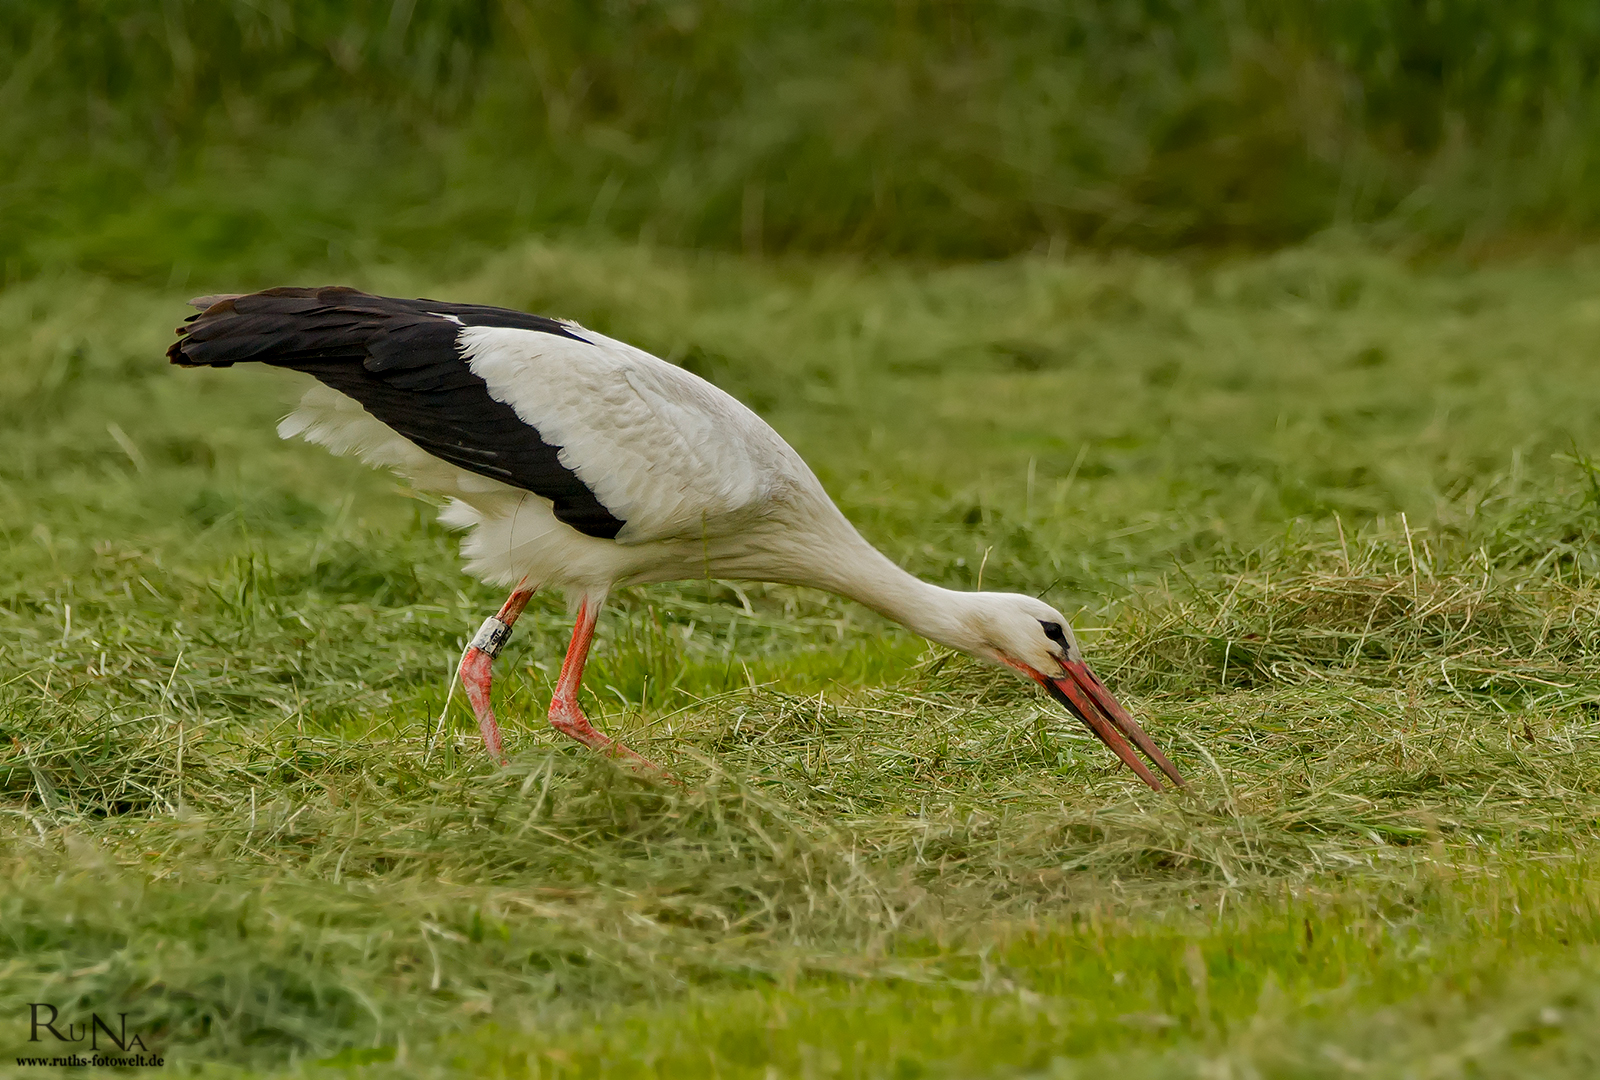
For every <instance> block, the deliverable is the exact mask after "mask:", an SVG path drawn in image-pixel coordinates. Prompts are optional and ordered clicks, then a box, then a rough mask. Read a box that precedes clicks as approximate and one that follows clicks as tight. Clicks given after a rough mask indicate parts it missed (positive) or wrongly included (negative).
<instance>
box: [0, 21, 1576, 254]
mask: <svg viewBox="0 0 1600 1080" xmlns="http://www.w3.org/2000/svg"><path fill="white" fill-rule="evenodd" d="M0 73H3V77H0V145H5V146H6V147H8V148H9V150H8V152H7V153H6V154H4V155H0V251H3V252H4V263H5V270H4V272H5V273H6V274H7V275H8V277H13V278H14V277H19V276H27V275H31V274H33V273H35V272H37V271H38V270H39V269H40V268H41V267H44V266H49V265H57V264H63V263H67V264H73V265H77V266H81V267H84V268H87V269H93V270H95V271H96V272H100V273H107V274H113V275H116V276H118V277H127V278H137V279H140V280H145V281H166V280H169V279H172V280H175V281H182V280H184V279H185V278H187V277H190V276H193V275H197V274H199V275H215V274H218V273H226V274H228V275H231V276H232V277H234V278H237V279H238V280H240V281H241V282H244V283H250V282H257V281H265V280H267V279H270V278H272V277H273V276H274V275H278V274H282V273H284V272H286V271H287V270H289V269H291V268H296V267H301V266H306V265H317V266H326V267H329V268H332V269H333V270H335V271H337V270H338V269H340V268H341V267H344V266H347V265H351V264H353V263H359V262H362V261H368V260H371V259H374V258H376V259H385V260H389V259H404V258H417V257H425V258H428V259H430V260H447V261H448V260H457V261H459V260H471V259H473V258H475V257H477V256H478V255H480V254H481V253H482V252H483V251H484V250H486V249H496V248H501V247H504V246H506V245H508V244H511V243H514V242H516V241H517V240H519V239H522V238H524V237H526V236H528V235H530V234H541V235H552V234H584V235H594V234H602V235H608V236H614V237H620V238H623V239H628V240H633V239H645V240H649V241H654V242H659V243H663V244H669V245H674V246H709V247H716V248H725V249H737V250H745V251H761V252H783V251H812V252H815V251H839V250H845V251H855V252H864V253H872V254H907V255H916V256H924V257H933V258H955V257H961V258H965V257H990V256H999V255H1006V254H1011V253H1015V252H1019V251H1024V250H1031V249H1034V248H1049V247H1051V246H1052V245H1055V246H1060V245H1094V246H1118V247H1128V246H1131V247H1138V248H1145V249H1168V248H1174V247H1184V246H1193V245H1209V246H1216V245H1222V246H1228V247H1240V246H1245V247H1263V246H1276V245H1282V244H1286V243H1293V242H1296V241H1299V240H1302V239H1304V238H1306V237H1308V236H1310V235H1313V234H1315V233H1317V232H1318V231H1320V230H1324V229H1328V228H1332V227H1345V228H1352V229H1357V230H1363V231H1367V232H1369V233H1370V234H1372V235H1373V236H1376V237H1380V238H1383V239H1384V240H1385V241H1386V242H1399V241H1407V242H1415V243H1422V244H1429V245H1459V244H1466V245H1467V246H1469V247H1471V248H1473V249H1482V248H1485V247H1488V248H1493V247H1494V246H1495V245H1499V244H1508V243H1509V244H1515V243H1518V242H1520V241H1522V240H1525V239H1526V238H1528V237H1538V238H1545V239H1548V238H1549V237H1550V236H1551V235H1552V234H1562V235H1568V234H1570V233H1571V232H1573V231H1578V232H1582V231H1584V230H1588V229H1591V228H1592V227H1593V226H1594V225H1595V223H1596V220H1597V214H1600V172H1597V167H1600V163H1597V156H1596V151H1597V149H1600V8H1597V7H1596V6H1595V5H1594V4H1591V3H1586V2H1583V0H1533V2H1529V3H1520V4H1505V3H1496V2H1493V0H1454V2H1451V3H1419V2H1414V0H1353V2H1348V3H1326V2H1320V0H1272V2H1258V0H1189V2H1184V0H1078V2H1074V3H1063V4H1048V3H1034V2H1028V0H1001V2H996V3H987V4H969V3H958V2H921V3H918V2H901V3H878V4H845V3H822V4H790V3H782V2H777V0H727V2H717V0H707V2H696V0H649V2H637V0H604V2H597V3H577V2H570V3H569V2H561V0H553V2H548V3H528V2H525V0H457V2H441V0H335V2H316V3H310V2H297V0H262V2H260V3H255V2H250V3H246V2H239V0H223V2H216V0H206V2H202V0H163V2H160V3H156V2H152V0H107V2H104V3H86V2H75V0H64V2H63V0H11V2H10V3H7V4H5V5H3V6H0Z"/></svg>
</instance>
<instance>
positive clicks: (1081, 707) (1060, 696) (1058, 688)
mask: <svg viewBox="0 0 1600 1080" xmlns="http://www.w3.org/2000/svg"><path fill="white" fill-rule="evenodd" d="M1061 666H1062V667H1063V668H1064V669H1065V670H1066V674H1065V675H1061V676H1058V677H1051V676H1049V675H1043V674H1040V673H1039V672H1036V671H1030V672H1029V674H1031V675H1032V676H1033V677H1034V678H1035V679H1037V680H1038V681H1039V685H1040V686H1043V687H1044V688H1045V690H1047V691H1048V692H1049V694H1050V696H1051V697H1053V698H1055V699H1056V700H1057V701H1059V702H1061V704H1063V705H1065V706H1066V707H1067V709H1068V711H1069V712H1071V713H1072V715H1073V716H1076V717H1077V718H1078V719H1079V720H1082V721H1083V722H1084V723H1085V724H1087V725H1088V726H1089V730H1090V731H1092V732H1094V733H1095V734H1096V735H1098V736H1100V741H1101V742H1103V743H1105V744H1106V745H1107V746H1109V747H1110V748H1111V752H1112V753H1114V754H1116V755H1117V757H1119V758H1121V759H1122V760H1123V762H1124V763H1125V764H1126V765H1127V766H1128V768H1130V769H1132V770H1133V771H1134V773H1135V774H1136V775H1137V776H1138V777H1139V779H1141V780H1143V781H1144V782H1145V783H1147V784H1149V785H1150V787H1151V788H1153V789H1154V790H1156V791H1160V790H1161V781H1160V780H1158V779H1156V776H1155V774H1154V773H1152V772H1151V771H1150V769H1149V768H1148V767H1147V766H1146V765H1145V763H1144V762H1142V761H1140V760H1139V755H1138V754H1135V753H1134V752H1133V747H1131V746H1129V745H1128V739H1132V740H1133V741H1134V743H1135V744H1136V745H1137V746H1138V747H1139V749H1140V750H1143V751H1144V752H1145V756H1146V757H1148V758H1149V759H1150V760H1151V761H1153V762H1155V764H1156V767H1157V768H1159V769H1160V770H1161V771H1162V772H1164V773H1166V774H1167V776H1168V777H1169V778H1170V779H1171V780H1172V782H1173V783H1174V784H1177V785H1178V786H1179V787H1185V786H1186V785H1185V784H1184V782H1183V777H1181V776H1179V775H1178V770H1177V769H1175V768H1173V765H1172V762H1170V761H1168V760H1167V756H1166V755H1165V754H1163V753H1162V752H1161V750H1160V748H1159V747H1157V746H1156V744H1155V741H1154V740H1152V739H1151V738H1150V736H1148V735H1146V734H1145V733H1144V728H1142V727H1140V726H1139V725H1138V724H1136V723H1134V720H1133V717H1131V716H1129V715H1128V710H1127V709H1124V708H1123V707H1122V706H1121V705H1120V704H1118V703H1117V699H1116V698H1114V697H1112V696H1111V691H1109V690H1107V689H1106V688H1105V684H1104V683H1102V682H1101V681H1100V680H1099V679H1097V678H1095V675H1094V672H1092V671H1090V670H1089V665H1087V664H1085V663H1084V662H1083V661H1082V660H1069V661H1067V662H1065V663H1063V664H1062V665H1061ZM1124 736H1126V738H1124Z"/></svg>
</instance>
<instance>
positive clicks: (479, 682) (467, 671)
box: [461, 578, 533, 765]
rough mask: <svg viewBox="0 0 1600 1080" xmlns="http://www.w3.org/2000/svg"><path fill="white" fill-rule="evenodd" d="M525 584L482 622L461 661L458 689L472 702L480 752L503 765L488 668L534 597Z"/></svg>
mask: <svg viewBox="0 0 1600 1080" xmlns="http://www.w3.org/2000/svg"><path fill="white" fill-rule="evenodd" d="M527 584H528V581H527V579H526V578H524V579H523V580H522V582H521V584H519V585H518V586H517V587H516V589H515V590H514V591H513V592H512V593H511V595H510V596H509V597H508V598H507V599H506V602H505V603H504V604H502V605H501V607H500V613H499V614H498V615H495V616H494V617H492V618H489V619H485V620H484V623H483V625H482V626H481V627H479V628H478V632H477V633H476V634H475V635H473V638H472V644H471V645H468V646H467V651H466V654H465V655H464V656H462V657H461V685H462V686H463V687H465V688H466V691H467V700H468V701H470V702H472V711H473V713H474V714H476V715H477V717H478V730H479V731H480V732H482V733H483V748H484V749H485V750H487V751H489V754H490V756H491V757H493V758H494V759H495V760H496V761H498V762H499V763H500V764H502V765H504V764H505V763H506V755H505V751H504V750H502V749H501V748H500V725H499V724H497V723H495V719H494V709H492V708H490V706H489V688H490V685H491V683H492V682H493V677H492V675H491V673H490V668H491V667H492V666H493V664H494V658H495V657H497V656H499V655H500V649H501V648H502V647H503V646H504V645H505V643H506V640H507V639H508V638H510V637H511V627H512V626H513V625H515V623H516V621H517V616H518V615H521V614H522V609H523V608H525V607H527V606H528V600H529V598H531V597H532V596H533V590H532V589H529V588H526V587H525V586H526V585H527Z"/></svg>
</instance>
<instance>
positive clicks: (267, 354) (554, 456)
mask: <svg viewBox="0 0 1600 1080" xmlns="http://www.w3.org/2000/svg"><path fill="white" fill-rule="evenodd" d="M446 316H453V317H454V318H453V319H452V318H447V317H446ZM455 320H459V322H457V321H455ZM462 326H503V327H515V328H518V329H524V330H537V331H539V332H541V333H546V334H554V335H557V336H559V337H567V338H574V337H575V335H573V334H572V333H570V332H569V331H568V330H567V327H566V326H565V324H563V323H561V322H558V321H557V320H555V319H549V318H545V317H544V316H541V315H529V314H526V313H524V312H521V311H511V310H508V309H506V308H495V307H486V306H484V305H481V304H449V303H443V302H440V301H436V300H398V299H393V298H391V297H386V296H371V295H369V294H367V293H363V292H358V291H357V290H355V289H347V288H340V287H327V288H321V289H290V288H283V289H268V290H266V291H265V292H259V293H251V294H250V295H248V296H237V297H219V298H217V301H216V302H215V303H214V304H212V305H211V306H209V307H207V308H206V310H204V311H203V312H201V313H200V314H198V315H193V316H190V318H189V320H188V325H185V326H181V327H179V328H178V334H179V335H180V336H179V338H178V340H177V341H176V342H174V343H173V345H172V347H171V348H170V349H168V350H167V356H168V358H169V359H171V361H172V362H173V363H174V364H180V365H182V366H185V367H231V366H233V365H234V364H237V363H246V362H256V363H262V364H269V365H271V366H273V367H285V368H292V369H294V370H295V371H304V372H306V373H307V374H310V375H314V376H316V377H317V378H318V379H319V380H321V381H322V382H323V383H325V384H327V385H328V386H331V387H332V388H333V389H335V390H337V391H339V392H340V393H342V394H345V395H348V396H349V397H352V398H354V399H355V400H356V401H359V402H360V403H361V406H362V408H364V409H366V410H367V412H369V413H371V414H372V415H373V416H374V417H376V418H377V419H378V420H381V421H382V422H383V423H385V424H387V425H388V426H389V427H391V428H393V429H394V430H395V431H397V432H399V433H400V434H401V435H403V436H405V437H406V438H407V439H409V440H411V441H412V442H413V443H415V444H416V445H418V446H419V447H421V448H422V449H423V450H426V451H427V452H428V453H430V454H432V455H434V456H435V457H438V458H442V459H443V460H445V461H448V462H449V463H450V464H452V465H456V466H459V467H460V468H463V469H467V470H468V471H470V472H475V473H478V474H479V475H481V476H488V477H492V478H493V479H495V480H499V481H502V482H503V483H506V484H510V485H512V486H513V487H519V488H522V489H524V490H526V491H531V492H533V493H534V494H536V495H541V496H543V497H544V498H547V499H549V500H550V501H551V502H552V503H554V504H555V516H556V519H557V520H558V521H562V522H565V523H566V524H568V525H570V526H572V527H573V528H574V529H577V530H578V531H579V532H581V533H585V534H587V535H589V536H595V537H600V538H602V539H606V540H611V539H614V538H615V537H616V535H617V533H618V532H620V531H621V530H622V527H623V525H624V524H626V523H625V522H624V521H623V520H622V519H620V518H618V517H617V516H616V515H615V514H613V513H612V512H611V511H610V510H608V509H607V508H606V507H605V505H604V504H603V503H601V502H600V500H599V499H598V498H596V497H595V494H594V492H593V491H591V490H589V488H588V486H587V485H585V484H584V483H583V481H582V480H580V479H578V476H577V474H576V473H574V472H573V471H572V470H571V469H569V468H567V467H566V466H565V465H563V464H562V463H561V460H560V458H559V457H558V455H559V453H560V451H561V447H559V446H552V445H551V444H549V443H547V442H545V441H544V439H543V437H541V436H540V434H539V431H538V429H537V428H535V427H533V426H532V425H530V424H528V423H526V422H525V421H524V420H523V419H522V418H521V417H519V416H518V415H517V414H516V411H515V410H514V409H512V408H511V406H510V405H508V404H506V403H505V402H503V401H499V400H497V399H496V398H494V397H492V396H490V394H489V387H488V384H487V383H485V382H484V381H483V380H482V379H481V378H479V377H478V376H477V375H474V374H473V373H472V369H471V368H469V367H468V366H467V362H466V360H465V359H464V358H463V357H462V355H461V352H460V350H459V349H458V348H457V347H456V338H457V335H458V334H459V333H460V331H461V328H462Z"/></svg>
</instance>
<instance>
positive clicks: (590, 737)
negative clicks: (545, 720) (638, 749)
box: [550, 599, 666, 775]
mask: <svg viewBox="0 0 1600 1080" xmlns="http://www.w3.org/2000/svg"><path fill="white" fill-rule="evenodd" d="M599 618H600V605H599V604H594V605H592V606H591V605H590V603H589V601H588V600H587V599H585V600H584V601H583V602H582V603H581V604H579V605H578V621H577V625H575V626H574V627H573V628H572V644H571V645H569V646H567V658H566V659H565V660H563V661H562V662H561V678H560V679H558V680H557V681H556V692H555V694H554V696H552V697H551V699H550V726H551V727H553V728H555V729H556V730H557V731H559V732H561V734H563V735H567V736H570V737H572V738H574V739H577V740H578V741H579V742H581V743H583V745H585V746H587V747H589V748H590V749H591V750H598V751H600V752H601V753H602V754H610V755H611V756H612V757H616V758H621V759H623V760H624V761H627V762H628V763H629V764H631V765H635V766H642V767H643V768H645V769H647V770H649V771H652V772H655V773H658V774H661V775H666V774H665V772H664V771H663V770H662V768H661V767H660V766H659V765H657V764H655V763H654V762H653V761H650V760H649V759H648V758H644V757H640V756H639V755H638V754H636V753H634V752H633V751H632V750H629V749H628V748H627V747H626V746H623V745H622V744H621V743H619V742H617V741H616V740H615V739H613V738H610V737H609V736H607V735H603V734H601V733H600V732H598V731H596V730H595V728H594V725H593V724H591V723H589V720H588V718H587V717H586V716H584V715H583V710H581V709H579V708H578V685H579V684H580V683H581V682H583V664H584V661H585V660H587V659H588V658H589V646H590V645H592V644H593V643H594V626H595V623H596V622H597V621H598V620H599Z"/></svg>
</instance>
